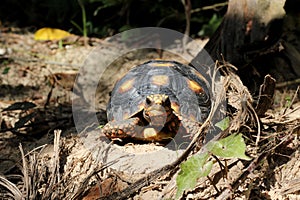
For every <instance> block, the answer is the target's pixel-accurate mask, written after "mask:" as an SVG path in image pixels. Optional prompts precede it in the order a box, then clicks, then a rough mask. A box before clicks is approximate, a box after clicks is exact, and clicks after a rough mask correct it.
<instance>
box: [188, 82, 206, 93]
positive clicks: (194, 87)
mask: <svg viewBox="0 0 300 200" xmlns="http://www.w3.org/2000/svg"><path fill="white" fill-rule="evenodd" d="M187 82H188V86H189V88H190V89H191V90H193V91H194V92H195V93H197V94H198V93H201V92H203V88H202V87H201V86H200V85H199V84H198V83H196V82H195V81H191V80H188V81H187Z"/></svg>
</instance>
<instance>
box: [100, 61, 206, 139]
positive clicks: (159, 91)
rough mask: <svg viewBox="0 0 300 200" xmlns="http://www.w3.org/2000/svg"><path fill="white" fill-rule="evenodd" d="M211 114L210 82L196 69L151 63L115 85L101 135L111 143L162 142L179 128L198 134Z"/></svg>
mask: <svg viewBox="0 0 300 200" xmlns="http://www.w3.org/2000/svg"><path fill="white" fill-rule="evenodd" d="M209 111H210V95H209V92H208V82H207V80H206V79H205V78H204V76H203V75H202V74H201V73H200V72H199V71H197V70H196V69H195V68H193V67H192V66H189V65H184V64H181V63H179V62H176V61H168V60H151V61H148V62H146V63H144V64H141V65H138V66H136V67H134V68H132V69H131V70H129V71H128V73H127V74H125V75H124V76H123V77H122V78H121V79H120V80H119V81H117V83H116V84H115V86H114V88H113V90H112V92H111V96H110V99H109V102H108V105H107V119H108V123H107V124H106V125H105V126H104V127H103V128H102V132H103V133H104V134H105V135H106V136H107V137H108V138H110V139H112V140H122V141H123V140H124V139H130V138H131V139H134V140H139V141H147V142H162V141H166V140H169V139H171V138H173V137H174V136H175V135H176V134H177V132H178V130H179V128H180V127H183V128H184V130H185V132H186V133H188V134H195V133H196V132H197V130H198V129H199V127H200V125H201V124H202V122H203V121H204V120H205V119H206V118H207V116H208V114H209Z"/></svg>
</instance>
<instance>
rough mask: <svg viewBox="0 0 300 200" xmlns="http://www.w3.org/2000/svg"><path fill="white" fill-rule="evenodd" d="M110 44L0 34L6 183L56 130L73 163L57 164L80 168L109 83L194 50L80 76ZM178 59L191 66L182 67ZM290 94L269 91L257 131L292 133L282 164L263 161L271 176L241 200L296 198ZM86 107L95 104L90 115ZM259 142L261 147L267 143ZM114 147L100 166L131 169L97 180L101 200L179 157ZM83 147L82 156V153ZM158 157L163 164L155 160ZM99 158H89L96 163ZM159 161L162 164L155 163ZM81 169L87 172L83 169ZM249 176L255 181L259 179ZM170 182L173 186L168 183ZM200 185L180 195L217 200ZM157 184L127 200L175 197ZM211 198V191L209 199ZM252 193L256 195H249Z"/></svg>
mask: <svg viewBox="0 0 300 200" xmlns="http://www.w3.org/2000/svg"><path fill="white" fill-rule="evenodd" d="M109 39H110V38H105V39H97V38H88V39H87V41H88V42H86V40H85V39H84V38H81V37H79V36H71V37H69V38H66V39H64V40H63V41H62V45H61V41H35V40H34V36H33V33H30V32H26V30H20V29H5V28H2V31H1V34H0V72H1V73H0V110H1V113H0V125H1V130H0V155H1V157H0V162H1V167H0V174H3V175H5V176H7V175H10V174H20V168H19V165H22V164H21V163H22V155H21V152H22V151H23V152H25V154H27V153H28V154H30V153H31V152H32V151H35V150H36V149H35V148H38V149H40V148H42V147H43V146H42V145H44V144H49V145H48V146H47V148H44V149H43V148H42V149H43V152H47V153H48V156H50V155H51V152H53V141H54V139H55V138H56V139H57V137H56V136H55V134H54V132H55V130H61V131H62V132H61V136H60V137H61V141H63V142H64V144H66V143H68V145H67V146H68V147H67V148H65V152H63V151H62V152H63V153H65V154H66V155H67V154H68V155H73V157H64V155H61V158H62V159H66V161H65V163H69V162H71V161H70V160H72V159H74V160H76V162H77V164H78V160H79V159H81V158H82V159H84V160H85V162H84V163H82V166H81V167H79V168H83V166H85V165H87V163H88V160H89V158H88V155H89V154H88V153H86V150H88V151H89V152H92V154H93V153H95V149H97V148H98V149H99V146H98V145H99V144H98V143H99V140H98V138H100V133H99V132H100V131H99V129H97V128H98V127H99V125H104V124H105V123H106V113H105V109H106V105H107V102H108V99H109V93H110V91H111V90H112V88H113V85H114V83H115V82H116V81H117V80H118V79H119V78H120V77H121V76H122V75H124V74H125V73H126V72H127V71H128V70H129V69H130V68H131V67H134V66H136V65H138V64H141V63H143V62H145V61H148V60H150V59H165V60H176V61H179V62H183V63H188V62H189V61H190V60H191V59H192V57H193V56H194V55H196V54H197V52H198V49H197V48H195V47H194V46H192V45H194V43H193V44H188V45H190V46H189V47H188V49H190V51H188V52H183V51H182V50H181V49H180V48H178V47H177V46H171V49H172V50H173V52H177V53H178V54H180V55H182V57H179V56H178V55H176V54H174V53H171V52H167V51H164V52H163V53H162V54H161V52H159V51H155V50H139V51H130V52H128V53H126V54H124V55H122V56H121V57H119V58H118V59H116V60H112V62H110V63H109V65H108V67H107V68H106V69H105V72H104V73H103V74H101V73H102V71H101V70H100V71H98V70H99V69H98V68H97V67H95V68H92V69H91V68H89V71H85V70H86V66H98V65H100V64H101V63H103V62H104V61H103V60H105V59H106V58H107V60H110V56H111V55H114V53H115V52H116V51H117V50H119V49H120V48H122V47H121V46H122V45H123V44H121V43H120V44H115V43H114V45H112V43H110V42H109ZM194 42H196V43H197V45H199V46H203V45H204V44H205V43H206V42H207V40H195V41H194ZM93 56H95V57H93ZM185 58H191V59H190V60H186V59H185ZM84 73H85V76H83V77H80V76H78V74H84ZM99 74H100V75H99ZM76 78H77V79H76ZM81 78H82V79H81ZM87 79H88V80H89V81H90V82H88V83H89V84H95V83H96V86H97V87H96V88H97V89H96V95H95V98H93V97H92V95H91V92H93V91H89V90H88V89H87V88H86V87H88V86H90V85H88V84H87V85H85V84H83V82H84V81H85V80H87ZM296 94H297V92H296V91H294V90H288V89H280V90H276V92H275V98H274V103H273V105H272V107H271V109H269V110H268V112H267V113H268V114H267V115H265V116H264V117H262V118H261V119H260V120H261V121H262V122H263V123H265V125H264V126H269V127H263V130H264V131H266V132H267V133H270V134H269V135H271V133H272V134H275V133H277V134H278V135H279V137H276V139H280V138H284V137H285V135H287V134H291V136H290V137H289V138H288V141H287V142H285V143H284V144H282V143H281V144H280V145H282V151H278V152H275V150H274V152H275V153H278V154H279V153H282V155H278V156H279V157H282V158H285V159H280V158H278V157H277V158H276V156H270V157H268V158H269V159H271V160H269V162H264V165H262V166H261V167H259V168H258V169H257V170H262V171H263V170H266V171H268V170H270V169H273V170H274V172H273V171H268V172H266V173H253V174H252V176H253V177H250V178H249V181H253V180H254V181H253V182H251V183H249V184H248V186H249V185H252V186H253V188H252V190H251V194H246V192H245V191H243V189H240V190H239V192H240V193H241V194H240V196H242V197H243V198H246V199H251V198H253V197H254V196H255V197H259V198H262V199H300V195H299V191H300V186H299V185H300V181H299V180H300V172H299V168H300V167H299V166H300V162H299V160H300V159H299V147H298V145H299V141H298V136H299V130H298V129H299V125H297V123H294V122H298V123H299V121H300V111H299V102H298V101H299V100H298V97H297V95H296ZM293 97H295V98H293ZM91 102H94V104H93V103H92V104H93V106H94V107H93V109H92V110H91V108H90V105H91ZM87 105H88V106H87ZM74 113H77V114H79V115H80V116H79V117H78V118H77V120H76V119H75V120H74V119H73V117H74V116H73V115H74ZM95 114H96V115H95ZM93 115H95V116H96V117H95V116H93ZM75 118H76V116H75ZM268 120H270V121H268ZM276 120H277V121H276ZM74 121H75V123H74ZM291 122H293V123H294V124H292V123H291ZM274 124H276V125H274ZM291 124H292V125H291ZM275 126H276V129H275V128H274V127H275ZM280 127H281V128H280ZM279 130H281V131H279ZM297 130H298V131H297ZM251 131H253V129H252V127H249V132H251ZM274 132H275V133H274ZM263 135H264V137H265V136H266V135H268V134H265V133H264V134H263ZM270 137H271V136H270ZM274 138H275V137H274ZM262 139H264V140H266V139H267V138H262ZM100 141H101V142H102V144H103V145H106V146H105V147H103V148H102V149H107V148H108V147H110V145H111V144H110V143H109V141H107V139H105V138H104V139H103V138H102V139H100ZM103 141H105V142H106V143H105V142H103ZM54 144H55V143H54ZM113 145H114V147H117V148H115V149H110V150H111V152H109V153H106V154H102V155H103V157H105V156H104V155H109V157H108V158H106V162H107V163H110V162H114V160H115V159H120V157H122V156H124V157H126V156H129V157H130V156H132V155H133V154H134V156H133V157H131V158H130V159H132V160H131V161H130V162H129V163H131V164H132V163H135V164H136V166H134V165H130V166H128V165H129V164H128V163H127V164H124V163H122V165H118V164H112V165H111V169H110V170H111V171H112V172H110V173H111V174H113V175H114V176H107V174H106V176H104V175H103V177H106V178H105V179H104V180H102V182H101V187H100V188H101V190H102V197H105V195H109V194H110V192H111V191H109V190H111V189H112V187H113V189H112V191H120V190H122V189H124V188H126V187H127V186H128V185H130V184H129V183H132V182H134V181H135V180H138V178H140V177H143V175H144V174H147V173H150V172H151V171H153V170H155V169H159V168H160V167H163V166H164V165H166V164H168V163H170V162H172V161H174V160H175V159H176V158H178V156H179V155H180V153H182V152H180V150H178V151H176V150H175V151H174V150H170V149H166V148H164V147H162V146H157V145H155V144H147V145H140V144H129V145H126V146H125V147H122V146H121V147H118V146H116V145H115V144H113ZM54 146H55V145H54ZM82 146H84V149H85V150H82ZM250 146H251V145H250ZM75 147H76V148H75ZM118 148H123V150H122V152H123V154H124V155H123V154H116V153H115V151H116V149H118ZM124 148H125V151H124ZM68 151H69V152H68ZM70 152H73V154H72V153H70ZM124 152H125V153H124ZM145 152H149V154H145ZM157 152H159V153H157ZM63 153H62V154H63ZM98 153H99V152H98ZM100 154H101V153H100ZM152 154H153V155H152ZM283 154H284V155H283ZM74 155H76V156H74ZM78 155H79V156H78ZM83 155H84V156H83ZM139 155H143V157H142V156H141V157H139ZM151 155H152V157H151ZM162 155H164V156H166V157H159V156H162ZM80 156H81V158H80ZM114 156H116V157H114ZM157 156H158V157H157ZM78 157H79V158H78ZM100 157H101V156H100ZM100 157H99V156H96V158H98V159H100ZM93 158H95V157H93ZM103 159H105V158H101V160H102V161H103ZM126 159H127V158H126ZM127 160H128V159H127ZM162 160H163V161H164V162H161V161H162ZM145 163H147V164H145ZM232 163H236V165H235V166H236V168H233V169H231V170H232V171H233V172H231V174H236V175H237V174H239V173H241V171H242V169H243V168H244V167H245V166H246V164H245V163H244V162H242V161H236V162H232ZM69 164H70V163H69ZM119 164H120V162H119ZM266 165H268V166H266ZM269 165H272V166H269ZM65 167H66V166H65ZM86 167H87V168H88V166H86ZM216 170H217V169H216ZM235 170H236V171H235ZM86 171H88V170H86ZM120 173H123V174H126V175H124V176H122V179H121V180H120V179H119V178H116V179H114V178H115V177H120V176H121V175H120ZM132 174H133V175H134V176H132ZM130 175H131V176H130ZM256 176H260V177H259V179H258V178H257V177H256ZM124 177H127V178H124ZM269 177H272V179H274V180H272V183H270V182H268V181H267V180H268V178H269ZM235 178H236V177H235V176H232V177H229V179H230V180H231V179H232V180H235ZM172 181H173V183H174V179H172V180H171V182H172ZM201 181H202V183H204V184H206V185H210V183H209V181H207V179H205V180H204V179H203V180H199V185H198V188H196V189H195V190H193V191H192V192H190V193H189V194H186V196H185V197H186V198H192V199H199V198H201V199H205V198H209V197H211V196H210V195H211V194H214V195H215V194H216V192H215V191H214V188H213V187H212V186H211V187H210V188H209V189H207V188H206V189H205V188H202V187H201V186H200V183H201ZM255 181H259V182H255ZM93 183H95V180H94V182H93ZM227 183H228V182H227V181H226V180H223V182H222V184H223V187H225V186H226V184H227ZM164 184H165V183H159V184H152V187H151V186H149V187H148V188H144V189H143V190H141V191H139V192H138V193H137V194H135V197H132V198H133V199H150V198H152V199H159V197H160V196H161V195H160V193H159V192H158V191H163V192H164V194H169V196H168V195H165V198H174V196H172V195H171V194H172V192H173V193H174V191H173V188H174V186H173V187H172V184H169V185H168V186H167V187H165V188H163V189H162V188H161V187H162V185H164ZM270 184H271V185H270ZM112 185H114V186H112ZM173 185H174V184H173ZM259 185H261V187H259ZM89 188H92V189H90V190H87V191H89V192H88V195H86V199H93V198H92V196H93V195H94V193H93V192H95V196H97V195H98V197H99V193H98V192H97V189H95V188H93V187H92V184H90V185H89ZM170 188H171V189H170ZM259 188H260V189H261V191H260V190H259ZM168 189H170V190H171V192H170V193H168ZM93 190H96V191H93ZM211 191H214V192H212V193H211ZM0 192H1V190H0ZM255 192H256V194H254V193H255ZM0 197H1V195H0Z"/></svg>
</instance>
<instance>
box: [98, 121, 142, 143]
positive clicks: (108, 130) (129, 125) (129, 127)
mask: <svg viewBox="0 0 300 200" xmlns="http://www.w3.org/2000/svg"><path fill="white" fill-rule="evenodd" d="M142 126H143V123H142V122H141V121H140V119H139V118H138V117H134V118H129V119H125V120H122V121H112V122H108V123H107V124H106V125H105V126H104V127H103V128H102V133H104V134H105V135H106V137H108V138H110V139H114V138H130V137H137V138H138V137H141V138H142V137H143V127H142Z"/></svg>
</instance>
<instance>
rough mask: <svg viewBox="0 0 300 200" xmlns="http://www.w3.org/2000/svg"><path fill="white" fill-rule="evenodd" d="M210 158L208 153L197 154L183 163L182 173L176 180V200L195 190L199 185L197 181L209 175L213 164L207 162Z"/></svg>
mask: <svg viewBox="0 0 300 200" xmlns="http://www.w3.org/2000/svg"><path fill="white" fill-rule="evenodd" d="M208 157H209V155H208V153H207V152H205V153H201V154H196V155H194V156H192V157H190V158H189V159H188V160H187V161H185V162H183V163H181V165H180V169H181V171H180V172H179V174H178V176H177V178H176V184H177V193H176V199H178V198H179V197H180V196H181V195H182V194H183V192H184V191H185V190H186V189H191V188H194V187H195V185H196V183H197V179H199V178H200V177H205V176H207V175H208V174H209V172H210V171H211V168H212V165H213V162H212V161H209V162H207V159H208Z"/></svg>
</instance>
